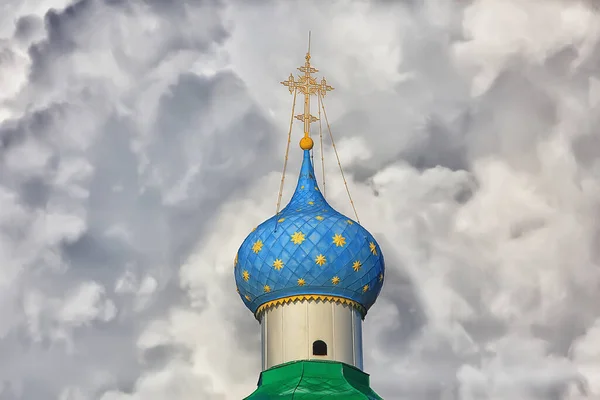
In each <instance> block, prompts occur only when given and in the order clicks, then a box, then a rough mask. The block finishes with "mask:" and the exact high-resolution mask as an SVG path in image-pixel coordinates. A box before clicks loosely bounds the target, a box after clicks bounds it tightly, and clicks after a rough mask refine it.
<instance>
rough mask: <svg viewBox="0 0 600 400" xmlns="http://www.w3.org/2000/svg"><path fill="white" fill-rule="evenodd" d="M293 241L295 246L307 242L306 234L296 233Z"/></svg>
mask: <svg viewBox="0 0 600 400" xmlns="http://www.w3.org/2000/svg"><path fill="white" fill-rule="evenodd" d="M291 239H292V242H294V244H301V243H302V242H304V240H305V238H304V233H302V232H294V234H293V235H292V238H291Z"/></svg>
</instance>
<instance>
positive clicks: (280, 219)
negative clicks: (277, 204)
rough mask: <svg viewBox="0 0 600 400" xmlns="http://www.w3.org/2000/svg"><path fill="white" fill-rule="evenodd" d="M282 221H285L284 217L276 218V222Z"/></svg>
mask: <svg viewBox="0 0 600 400" xmlns="http://www.w3.org/2000/svg"><path fill="white" fill-rule="evenodd" d="M283 221H285V218H279V219H278V220H277V222H283Z"/></svg>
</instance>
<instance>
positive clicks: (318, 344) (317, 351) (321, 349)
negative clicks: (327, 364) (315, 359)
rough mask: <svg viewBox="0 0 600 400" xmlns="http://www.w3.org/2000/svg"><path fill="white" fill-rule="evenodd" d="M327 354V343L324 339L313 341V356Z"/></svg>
mask: <svg viewBox="0 0 600 400" xmlns="http://www.w3.org/2000/svg"><path fill="white" fill-rule="evenodd" d="M326 355H327V343H325V342H324V341H322V340H315V341H314V342H313V356H326Z"/></svg>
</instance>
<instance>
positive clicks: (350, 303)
mask: <svg viewBox="0 0 600 400" xmlns="http://www.w3.org/2000/svg"><path fill="white" fill-rule="evenodd" d="M309 300H313V301H322V302H329V303H337V304H346V305H348V306H350V307H352V308H355V309H356V310H358V311H359V312H360V314H361V316H362V318H363V319H364V318H365V315H366V314H367V310H366V309H365V308H364V307H363V306H362V305H360V304H359V303H357V302H356V301H354V300H350V299H347V298H345V297H338V296H327V295H323V294H302V295H296V296H288V297H282V298H281V299H276V300H271V301H268V302H266V303H264V304H262V305H261V306H260V307H258V309H257V310H256V312H255V313H254V316H255V317H256V319H258V320H260V317H261V315H262V313H264V312H265V311H267V310H268V309H270V308H273V307H277V306H279V305H283V304H289V303H295V302H297V301H299V302H304V301H309Z"/></svg>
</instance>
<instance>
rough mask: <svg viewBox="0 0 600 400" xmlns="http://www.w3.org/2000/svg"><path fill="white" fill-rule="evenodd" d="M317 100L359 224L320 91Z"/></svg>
mask: <svg viewBox="0 0 600 400" xmlns="http://www.w3.org/2000/svg"><path fill="white" fill-rule="evenodd" d="M319 102H320V103H321V107H322V108H323V116H324V117H325V123H326V124H327V129H328V130H329V137H330V138H331V145H332V146H333V151H334V152H335V157H336V158H337V162H338V165H339V167H340V172H341V173H342V179H343V180H344V186H346V193H348V198H349V199H350V204H351V205H352V209H353V210H354V215H355V216H356V222H358V223H359V224H360V220H359V219H358V213H357V212H356V207H354V201H353V200H352V196H351V195H350V189H349V188H348V182H346V177H345V175H344V169H343V168H342V163H341V162H340V156H339V155H338V152H337V148H336V147H335V141H334V140H333V135H332V134H331V127H330V126H329V120H328V119H327V112H326V111H325V104H324V103H323V98H322V97H321V93H319Z"/></svg>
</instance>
